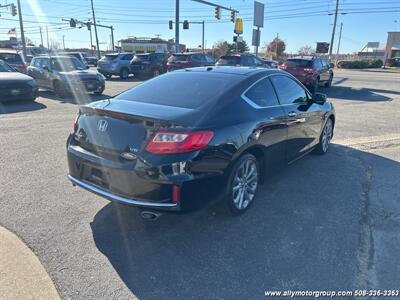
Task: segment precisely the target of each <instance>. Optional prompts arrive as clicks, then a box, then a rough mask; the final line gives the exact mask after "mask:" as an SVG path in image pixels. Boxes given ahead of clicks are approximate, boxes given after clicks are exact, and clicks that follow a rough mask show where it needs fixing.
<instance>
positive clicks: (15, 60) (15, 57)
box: [0, 53, 23, 64]
mask: <svg viewBox="0 0 400 300" xmlns="http://www.w3.org/2000/svg"><path fill="white" fill-rule="evenodd" d="M0 59H1V60H4V61H5V62H6V63H8V64H22V63H23V61H22V58H21V56H20V55H19V54H18V53H0Z"/></svg>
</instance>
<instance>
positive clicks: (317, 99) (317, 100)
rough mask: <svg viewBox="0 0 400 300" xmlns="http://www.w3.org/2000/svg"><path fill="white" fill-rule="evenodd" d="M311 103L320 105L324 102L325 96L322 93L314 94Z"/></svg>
mask: <svg viewBox="0 0 400 300" xmlns="http://www.w3.org/2000/svg"><path fill="white" fill-rule="evenodd" d="M312 102H314V103H316V104H321V105H322V104H324V103H325V102H326V95H325V94H322V93H315V94H314V95H313V96H312Z"/></svg>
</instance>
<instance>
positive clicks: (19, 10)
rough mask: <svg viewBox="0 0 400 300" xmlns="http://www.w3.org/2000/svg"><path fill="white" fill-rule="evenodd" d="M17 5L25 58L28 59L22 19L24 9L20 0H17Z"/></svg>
mask: <svg viewBox="0 0 400 300" xmlns="http://www.w3.org/2000/svg"><path fill="white" fill-rule="evenodd" d="M17 5H18V15H19V28H20V31H21V42H22V53H23V54H24V59H26V42H25V32H24V22H23V21H22V11H21V2H20V0H17Z"/></svg>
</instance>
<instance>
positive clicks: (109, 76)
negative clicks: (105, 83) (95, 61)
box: [103, 74, 112, 79]
mask: <svg viewBox="0 0 400 300" xmlns="http://www.w3.org/2000/svg"><path fill="white" fill-rule="evenodd" d="M103 75H104V77H105V78H107V79H111V77H112V75H111V74H103Z"/></svg>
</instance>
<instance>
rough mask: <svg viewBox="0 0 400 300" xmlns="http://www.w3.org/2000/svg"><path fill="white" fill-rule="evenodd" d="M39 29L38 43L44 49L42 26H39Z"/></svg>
mask: <svg viewBox="0 0 400 300" xmlns="http://www.w3.org/2000/svg"><path fill="white" fill-rule="evenodd" d="M39 29H40V43H41V45H42V47H44V45H43V34H42V26H40V27H39Z"/></svg>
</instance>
